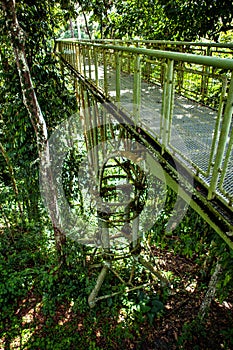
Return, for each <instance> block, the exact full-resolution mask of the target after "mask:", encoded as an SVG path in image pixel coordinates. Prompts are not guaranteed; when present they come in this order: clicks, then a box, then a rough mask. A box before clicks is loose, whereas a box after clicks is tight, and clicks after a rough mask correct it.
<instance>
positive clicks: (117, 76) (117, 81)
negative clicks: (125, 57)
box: [115, 51, 121, 102]
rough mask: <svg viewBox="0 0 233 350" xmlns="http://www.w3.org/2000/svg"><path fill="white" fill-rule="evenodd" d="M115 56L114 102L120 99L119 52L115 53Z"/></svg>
mask: <svg viewBox="0 0 233 350" xmlns="http://www.w3.org/2000/svg"><path fill="white" fill-rule="evenodd" d="M115 56H116V102H120V99H121V58H120V52H119V51H118V52H116V53H115Z"/></svg>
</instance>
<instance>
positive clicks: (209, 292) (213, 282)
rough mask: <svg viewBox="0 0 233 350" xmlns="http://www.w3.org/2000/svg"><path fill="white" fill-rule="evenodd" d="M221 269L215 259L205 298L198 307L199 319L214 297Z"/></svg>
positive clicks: (205, 312)
mask: <svg viewBox="0 0 233 350" xmlns="http://www.w3.org/2000/svg"><path fill="white" fill-rule="evenodd" d="M221 270H222V269H221V264H220V262H219V261H217V264H216V266H215V270H214V273H213V275H212V276H211V279H210V282H209V285H208V290H207V292H206V295H205V298H204V299H203V301H202V303H201V306H200V309H199V317H200V318H201V319H204V318H205V316H206V314H207V312H208V310H209V308H210V304H211V302H212V300H213V299H214V297H215V293H216V287H217V283H218V279H219V275H220V273H221Z"/></svg>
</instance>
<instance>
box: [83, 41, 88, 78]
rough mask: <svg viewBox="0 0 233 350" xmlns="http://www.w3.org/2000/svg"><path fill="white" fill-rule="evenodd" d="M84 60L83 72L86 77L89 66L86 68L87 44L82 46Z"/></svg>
mask: <svg viewBox="0 0 233 350" xmlns="http://www.w3.org/2000/svg"><path fill="white" fill-rule="evenodd" d="M82 61H83V74H84V77H85V78H86V77H87V68H86V48H85V46H83V47H82Z"/></svg>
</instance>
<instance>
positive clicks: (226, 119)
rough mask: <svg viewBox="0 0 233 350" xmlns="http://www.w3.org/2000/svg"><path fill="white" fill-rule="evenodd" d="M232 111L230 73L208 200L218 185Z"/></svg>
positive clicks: (232, 94) (232, 98)
mask: <svg viewBox="0 0 233 350" xmlns="http://www.w3.org/2000/svg"><path fill="white" fill-rule="evenodd" d="M232 113H233V74H232V75H231V81H230V86H229V92H228V97H227V102H226V107H225V112H224V116H223V121H222V128H221V133H220V137H219V142H218V148H217V153H216V158H215V163H214V167H213V174H212V178H211V182H210V187H209V191H208V197H207V199H209V200H210V199H212V198H213V197H214V194H215V192H216V189H217V185H218V179H219V175H220V173H221V171H222V169H221V165H222V161H223V157H224V153H225V149H226V146H227V142H228V135H229V131H230V126H231V120H232Z"/></svg>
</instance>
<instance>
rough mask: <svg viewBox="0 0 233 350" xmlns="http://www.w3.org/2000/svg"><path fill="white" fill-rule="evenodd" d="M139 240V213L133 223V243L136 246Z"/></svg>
mask: <svg viewBox="0 0 233 350" xmlns="http://www.w3.org/2000/svg"><path fill="white" fill-rule="evenodd" d="M138 240H139V215H138V216H137V217H136V218H135V219H134V220H133V223H132V244H133V248H135V247H136V246H137V244H138Z"/></svg>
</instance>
